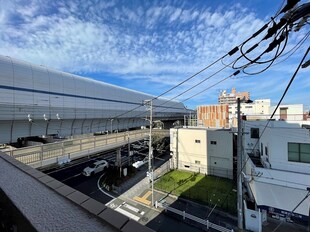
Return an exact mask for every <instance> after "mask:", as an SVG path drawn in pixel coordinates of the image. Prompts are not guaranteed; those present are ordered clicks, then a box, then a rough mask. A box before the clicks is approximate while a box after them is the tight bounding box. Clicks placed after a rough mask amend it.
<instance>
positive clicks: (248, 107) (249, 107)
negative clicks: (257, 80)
mask: <svg viewBox="0 0 310 232" xmlns="http://www.w3.org/2000/svg"><path fill="white" fill-rule="evenodd" d="M245 108H247V109H251V108H253V106H245Z"/></svg>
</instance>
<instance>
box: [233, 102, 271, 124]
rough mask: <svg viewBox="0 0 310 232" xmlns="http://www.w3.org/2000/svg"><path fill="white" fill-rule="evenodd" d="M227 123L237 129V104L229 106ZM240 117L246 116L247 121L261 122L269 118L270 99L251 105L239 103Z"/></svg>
mask: <svg viewBox="0 0 310 232" xmlns="http://www.w3.org/2000/svg"><path fill="white" fill-rule="evenodd" d="M228 110H229V111H228V113H229V122H230V125H231V126H233V127H237V116H238V109H237V104H232V105H229V107H228ZM240 113H241V115H246V117H247V120H261V119H267V118H269V114H270V99H258V100H255V101H253V102H252V103H243V102H241V103H240Z"/></svg>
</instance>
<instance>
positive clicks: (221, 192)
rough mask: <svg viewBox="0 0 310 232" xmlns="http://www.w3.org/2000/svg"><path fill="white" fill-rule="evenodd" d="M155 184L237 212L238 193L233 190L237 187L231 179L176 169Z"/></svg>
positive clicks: (169, 191)
mask: <svg viewBox="0 0 310 232" xmlns="http://www.w3.org/2000/svg"><path fill="white" fill-rule="evenodd" d="M154 186H155V188H156V189H158V190H161V191H164V192H168V193H172V194H174V195H177V196H181V197H185V198H189V199H192V200H195V201H199V202H201V203H204V204H207V205H210V206H214V205H215V204H216V205H217V207H219V208H222V209H224V210H227V211H229V212H231V213H235V212H236V206H237V194H236V192H234V191H232V190H233V189H235V188H236V187H235V186H234V183H233V181H232V180H229V179H224V178H220V177H215V176H205V175H202V174H197V173H193V172H187V171H180V170H174V171H171V172H169V173H167V174H165V175H164V176H162V177H161V178H160V179H159V180H158V181H156V182H155V184H154Z"/></svg>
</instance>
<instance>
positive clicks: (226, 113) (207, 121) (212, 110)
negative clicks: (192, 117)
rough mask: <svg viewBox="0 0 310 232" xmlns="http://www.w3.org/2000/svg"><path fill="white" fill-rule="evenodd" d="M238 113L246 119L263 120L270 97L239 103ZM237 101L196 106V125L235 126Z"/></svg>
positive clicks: (212, 126)
mask: <svg viewBox="0 0 310 232" xmlns="http://www.w3.org/2000/svg"><path fill="white" fill-rule="evenodd" d="M240 113H241V115H245V116H246V118H247V120H265V119H267V118H269V116H270V99H258V100H255V101H253V102H252V103H245V102H241V103H240ZM237 117H238V110H237V103H233V104H229V105H228V104H226V105H206V106H198V107H197V118H198V123H197V125H198V126H205V127H210V128H230V127H237Z"/></svg>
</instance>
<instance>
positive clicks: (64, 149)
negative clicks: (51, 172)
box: [5, 130, 148, 166]
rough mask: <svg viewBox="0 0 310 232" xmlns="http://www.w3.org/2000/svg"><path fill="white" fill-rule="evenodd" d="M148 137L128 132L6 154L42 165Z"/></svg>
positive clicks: (139, 133)
mask: <svg viewBox="0 0 310 232" xmlns="http://www.w3.org/2000/svg"><path fill="white" fill-rule="evenodd" d="M147 136H148V130H136V131H126V132H121V133H114V134H109V135H101V136H93V137H88V138H80V139H71V140H65V141H61V142H55V143H50V144H44V145H38V146H31V147H25V148H20V149H16V150H10V151H6V152H5V153H6V154H8V155H10V156H12V157H14V158H15V159H17V160H19V161H21V162H23V163H25V164H30V165H31V164H35V163H41V165H37V166H43V165H42V161H44V160H47V159H53V158H54V159H55V158H56V159H55V160H56V162H57V159H58V158H60V157H66V158H68V159H70V158H72V157H74V154H78V153H83V155H88V154H89V153H90V152H93V151H100V149H101V148H104V147H109V148H110V147H113V145H117V146H119V145H123V144H126V143H128V142H134V141H137V140H140V139H143V138H146V137H147Z"/></svg>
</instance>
